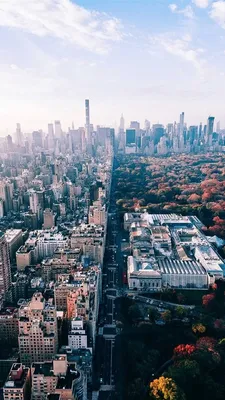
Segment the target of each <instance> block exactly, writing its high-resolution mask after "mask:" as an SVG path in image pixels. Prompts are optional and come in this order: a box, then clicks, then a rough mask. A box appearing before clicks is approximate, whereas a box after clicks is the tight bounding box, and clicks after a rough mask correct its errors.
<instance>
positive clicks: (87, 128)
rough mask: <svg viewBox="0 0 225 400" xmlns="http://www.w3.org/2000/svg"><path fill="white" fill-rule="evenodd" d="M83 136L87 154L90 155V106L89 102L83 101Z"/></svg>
mask: <svg viewBox="0 0 225 400" xmlns="http://www.w3.org/2000/svg"><path fill="white" fill-rule="evenodd" d="M85 136H86V143H87V150H88V152H90V153H92V138H91V126H90V104H89V100H88V99H86V100H85Z"/></svg>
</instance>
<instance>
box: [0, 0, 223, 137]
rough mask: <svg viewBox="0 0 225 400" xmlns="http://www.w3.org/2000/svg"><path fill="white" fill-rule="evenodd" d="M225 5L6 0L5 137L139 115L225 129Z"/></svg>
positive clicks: (1, 62)
mask: <svg viewBox="0 0 225 400" xmlns="http://www.w3.org/2000/svg"><path fill="white" fill-rule="evenodd" d="M224 28H225V2H224V1H211V0H188V1H187V0H182V1H181V0H176V2H175V3H174V2H173V1H172V0H171V1H170V0H164V1H159V0H155V1H146V0H140V1H134V2H130V1H128V0H124V1H117V2H116V1H112V2H103V1H102V0H95V1H93V0H92V1H91V0H85V1H83V2H77V3H76V2H75V1H72V0H64V1H57V2H56V1H55V0H39V1H38V6H37V2H36V0H30V1H29V2H26V1H24V0H8V1H0V29H1V45H0V80H1V92H0V121H1V124H0V135H1V136H5V135H7V134H13V133H14V132H15V125H16V123H18V122H20V123H21V125H22V127H23V131H24V132H28V133H29V132H32V131H33V130H38V129H43V131H46V130H47V124H48V123H49V122H54V121H55V120H60V121H61V125H62V129H63V131H66V130H67V129H68V127H69V126H71V124H72V121H73V122H74V126H75V127H80V126H84V124H85V121H84V115H83V99H85V98H88V99H90V102H91V104H92V109H91V122H92V123H93V124H94V125H107V126H111V127H116V126H118V125H119V119H120V115H121V113H123V115H124V118H125V127H129V122H128V121H131V120H137V121H140V122H141V124H142V126H143V124H144V121H145V119H148V120H150V121H151V123H161V124H164V125H166V124H167V123H174V121H177V122H179V120H178V117H177V116H179V114H180V112H181V110H184V112H185V116H186V121H187V123H188V125H198V124H199V123H200V122H201V121H202V122H203V121H206V120H207V118H208V116H209V115H213V116H215V118H216V119H217V121H220V122H221V128H223V126H225V113H224V101H223V99H222V96H223V93H224V90H225V80H224V76H225V69H224V65H225V45H224V43H225V40H224V39H225V31H224Z"/></svg>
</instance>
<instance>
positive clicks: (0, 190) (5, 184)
mask: <svg viewBox="0 0 225 400" xmlns="http://www.w3.org/2000/svg"><path fill="white" fill-rule="evenodd" d="M12 197H13V184H12V183H10V182H9V181H7V180H5V181H0V199H2V200H3V202H4V212H5V213H6V214H7V212H8V211H10V210H11V209H12Z"/></svg>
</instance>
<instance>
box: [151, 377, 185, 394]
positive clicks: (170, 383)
mask: <svg viewBox="0 0 225 400" xmlns="http://www.w3.org/2000/svg"><path fill="white" fill-rule="evenodd" d="M150 398H152V399H159V400H164V399H165V400H185V395H184V393H183V392H182V391H181V389H180V388H179V387H178V386H177V385H176V383H175V382H174V380H173V379H172V378H165V377H164V376H160V378H159V379H154V381H153V382H151V383H150Z"/></svg>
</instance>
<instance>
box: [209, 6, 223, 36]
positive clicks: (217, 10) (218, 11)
mask: <svg viewBox="0 0 225 400" xmlns="http://www.w3.org/2000/svg"><path fill="white" fill-rule="evenodd" d="M209 15H210V17H211V18H212V19H213V20H214V21H216V22H217V23H218V24H219V25H220V26H221V27H222V28H223V29H225V1H222V0H220V1H215V2H214V3H213V4H212V8H211V11H210V13H209Z"/></svg>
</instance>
